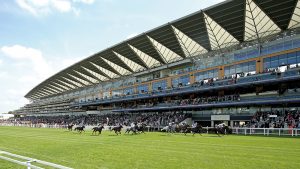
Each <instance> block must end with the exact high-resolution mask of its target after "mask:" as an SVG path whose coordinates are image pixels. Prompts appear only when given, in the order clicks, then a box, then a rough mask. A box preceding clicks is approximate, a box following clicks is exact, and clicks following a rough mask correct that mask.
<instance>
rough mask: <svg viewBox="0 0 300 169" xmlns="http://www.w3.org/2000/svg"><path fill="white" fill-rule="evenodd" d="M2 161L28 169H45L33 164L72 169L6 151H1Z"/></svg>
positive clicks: (0, 157)
mask: <svg viewBox="0 0 300 169" xmlns="http://www.w3.org/2000/svg"><path fill="white" fill-rule="evenodd" d="M0 159H2V160H6V161H9V162H12V163H16V164H19V165H22V166H26V167H27V169H31V168H33V169H43V168H42V167H39V166H36V165H33V164H32V163H34V164H40V165H43V166H47V167H53V168H58V169H72V168H69V167H65V166H62V165H58V164H54V163H50V162H47V161H42V160H38V159H33V158H30V157H25V156H21V155H17V154H12V153H9V152H6V151H1V150H0ZM17 159H19V160H17ZM21 160H22V161H21Z"/></svg>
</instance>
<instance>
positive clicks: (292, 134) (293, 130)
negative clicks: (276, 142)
mask: <svg viewBox="0 0 300 169" xmlns="http://www.w3.org/2000/svg"><path fill="white" fill-rule="evenodd" d="M293 136H294V129H292V137H293Z"/></svg>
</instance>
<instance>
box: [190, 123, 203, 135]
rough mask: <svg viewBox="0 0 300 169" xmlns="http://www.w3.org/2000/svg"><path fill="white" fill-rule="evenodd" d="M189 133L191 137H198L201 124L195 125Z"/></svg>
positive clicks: (200, 131)
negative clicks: (191, 134)
mask: <svg viewBox="0 0 300 169" xmlns="http://www.w3.org/2000/svg"><path fill="white" fill-rule="evenodd" d="M191 132H192V133H193V135H195V134H196V133H199V134H200V135H202V134H201V133H202V126H201V124H199V123H198V124H197V125H196V126H195V127H192V128H191Z"/></svg>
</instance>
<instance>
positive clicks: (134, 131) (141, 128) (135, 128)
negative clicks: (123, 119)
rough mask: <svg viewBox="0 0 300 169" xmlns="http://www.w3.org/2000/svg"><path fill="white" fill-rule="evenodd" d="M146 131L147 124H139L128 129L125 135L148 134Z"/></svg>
mask: <svg viewBox="0 0 300 169" xmlns="http://www.w3.org/2000/svg"><path fill="white" fill-rule="evenodd" d="M145 130H146V124H144V123H138V124H136V125H134V126H133V127H129V128H127V129H126V131H125V134H126V133H128V134H129V133H130V132H132V134H138V133H144V134H146V133H145Z"/></svg>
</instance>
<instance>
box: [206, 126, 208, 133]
mask: <svg viewBox="0 0 300 169" xmlns="http://www.w3.org/2000/svg"><path fill="white" fill-rule="evenodd" d="M206 134H208V126H206Z"/></svg>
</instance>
